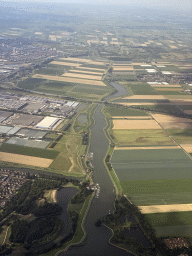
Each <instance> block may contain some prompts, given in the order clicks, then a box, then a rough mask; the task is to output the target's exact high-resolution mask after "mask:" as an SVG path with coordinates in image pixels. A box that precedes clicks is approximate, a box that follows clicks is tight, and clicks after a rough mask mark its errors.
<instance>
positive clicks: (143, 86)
mask: <svg viewBox="0 0 192 256" xmlns="http://www.w3.org/2000/svg"><path fill="white" fill-rule="evenodd" d="M124 86H125V87H126V88H131V90H132V92H133V94H134V95H159V93H158V92H157V91H156V90H155V89H153V88H152V87H151V86H150V85H149V84H147V83H141V82H130V83H127V84H125V83H124Z"/></svg>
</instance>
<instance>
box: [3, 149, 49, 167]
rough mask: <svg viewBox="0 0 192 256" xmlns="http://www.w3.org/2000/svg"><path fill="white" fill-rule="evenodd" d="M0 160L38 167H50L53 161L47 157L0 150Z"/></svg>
mask: <svg viewBox="0 0 192 256" xmlns="http://www.w3.org/2000/svg"><path fill="white" fill-rule="evenodd" d="M0 161H5V162H11V163H18V164H25V165H32V166H37V167H43V168H46V167H49V165H50V164H51V163H52V162H53V160H51V159H45V158H40V157H34V156H24V155H18V154H12V153H5V152H0Z"/></svg>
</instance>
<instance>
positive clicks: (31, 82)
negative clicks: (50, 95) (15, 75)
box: [18, 78, 46, 90]
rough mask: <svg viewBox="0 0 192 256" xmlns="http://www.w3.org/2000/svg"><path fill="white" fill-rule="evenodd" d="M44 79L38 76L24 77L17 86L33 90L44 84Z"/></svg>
mask: <svg viewBox="0 0 192 256" xmlns="http://www.w3.org/2000/svg"><path fill="white" fill-rule="evenodd" d="M45 82H46V80H45V79H40V78H26V79H24V80H22V81H21V82H19V84H18V86H19V87H21V88H24V89H28V90H34V89H36V88H38V87H39V86H41V85H43V84H45Z"/></svg>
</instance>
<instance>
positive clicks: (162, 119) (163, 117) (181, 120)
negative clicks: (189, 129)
mask: <svg viewBox="0 0 192 256" xmlns="http://www.w3.org/2000/svg"><path fill="white" fill-rule="evenodd" d="M151 115H152V117H153V118H154V119H155V120H156V121H157V122H158V123H162V122H163V123H164V122H177V123H186V122H187V123H190V122H192V119H188V118H182V117H175V116H169V115H163V114H151Z"/></svg>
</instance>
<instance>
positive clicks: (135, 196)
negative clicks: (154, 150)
mask: <svg viewBox="0 0 192 256" xmlns="http://www.w3.org/2000/svg"><path fill="white" fill-rule="evenodd" d="M173 171H174V170H173ZM165 173H166V170H164V173H163V174H164V176H165ZM146 175H147V174H146ZM172 176H174V173H173V174H172ZM148 178H150V177H148ZM120 184H121V187H122V189H123V194H125V195H127V196H128V198H129V199H130V200H131V201H132V202H133V203H134V204H136V205H162V204H165V203H166V204H183V203H184V204H185V203H186V204H187V203H191V197H192V180H191V179H186V180H184V179H166V180H163V179H161V180H132V181H129V180H124V181H123V180H122V181H121V182H120Z"/></svg>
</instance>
